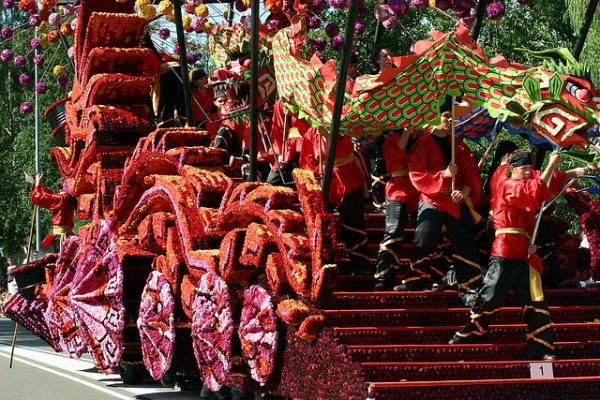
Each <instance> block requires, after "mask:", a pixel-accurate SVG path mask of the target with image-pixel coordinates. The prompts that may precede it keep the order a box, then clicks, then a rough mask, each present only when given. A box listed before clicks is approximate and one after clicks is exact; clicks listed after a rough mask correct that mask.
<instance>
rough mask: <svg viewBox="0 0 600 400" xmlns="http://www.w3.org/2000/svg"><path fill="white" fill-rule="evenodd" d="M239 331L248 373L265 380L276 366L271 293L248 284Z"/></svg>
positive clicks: (275, 319) (275, 331)
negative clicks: (248, 368) (248, 369)
mask: <svg viewBox="0 0 600 400" xmlns="http://www.w3.org/2000/svg"><path fill="white" fill-rule="evenodd" d="M238 334H239V336H240V341H241V342H242V353H243V354H244V358H245V359H246V360H247V362H248V366H249V367H250V376H252V379H254V380H255V381H257V382H259V383H265V382H266V381H267V380H268V379H269V376H271V373H272V372H273V368H274V366H275V354H276V351H277V337H278V333H277V317H276V316H275V311H273V303H272V301H271V296H269V294H268V293H267V291H266V290H265V289H264V288H262V287H260V286H258V285H254V286H251V287H250V288H249V289H248V290H246V293H245V294H244V307H243V308H242V317H241V319H240V327H239V329H238Z"/></svg>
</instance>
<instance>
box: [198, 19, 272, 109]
mask: <svg viewBox="0 0 600 400" xmlns="http://www.w3.org/2000/svg"><path fill="white" fill-rule="evenodd" d="M268 44H269V43H268V38H267V36H266V34H265V31H264V29H263V30H262V31H261V36H260V39H259V62H258V64H259V74H258V102H259V105H261V104H263V103H265V102H266V101H268V100H270V99H271V97H272V96H273V95H274V93H275V91H276V85H275V77H274V74H273V62H272V60H271V57H270V55H269V52H268ZM250 45H251V42H250V32H249V31H248V30H247V29H246V28H245V27H244V25H243V24H241V23H239V24H236V25H233V26H231V27H228V26H226V25H225V24H221V25H219V26H218V27H217V28H216V29H215V31H214V32H213V34H212V35H210V40H209V48H210V52H211V58H212V61H213V62H214V64H215V65H216V67H217V68H216V70H215V71H214V72H213V74H212V75H211V77H210V79H209V85H210V86H212V87H213V88H214V91H215V94H216V93H218V92H223V93H225V94H226V95H227V99H228V100H227V102H226V104H225V106H224V107H223V109H222V110H221V112H222V114H223V116H225V117H229V118H234V119H239V118H243V117H244V116H245V115H247V113H248V111H249V107H250V104H249V98H250V96H249V95H250V66H251V60H250Z"/></svg>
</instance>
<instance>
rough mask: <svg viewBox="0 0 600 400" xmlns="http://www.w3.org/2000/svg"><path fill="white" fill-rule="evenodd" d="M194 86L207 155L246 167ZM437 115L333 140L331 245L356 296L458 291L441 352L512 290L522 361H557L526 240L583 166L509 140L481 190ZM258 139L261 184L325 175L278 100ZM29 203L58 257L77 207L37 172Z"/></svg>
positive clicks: (208, 99)
mask: <svg viewBox="0 0 600 400" xmlns="http://www.w3.org/2000/svg"><path fill="white" fill-rule="evenodd" d="M146 45H147V44H146ZM372 62H373V66H374V67H375V70H374V71H373V72H378V71H382V70H385V69H387V68H393V67H394V65H393V63H392V57H391V52H390V51H389V49H386V48H381V49H378V50H377V51H376V52H375V53H374V57H373V60H372ZM356 63H357V59H356V58H355V57H354V58H352V59H351V67H350V71H353V74H350V75H349V80H352V79H355V77H356V75H355V72H356ZM172 64H173V60H168V59H164V58H160V56H158V53H157V58H156V59H155V60H153V61H151V62H149V64H148V66H147V68H146V69H147V73H148V74H158V76H159V77H160V79H159V80H161V81H162V83H160V84H157V85H158V86H159V87H160V86H161V87H162V91H161V94H160V96H159V97H155V98H154V99H150V98H149V105H151V106H152V108H153V109H154V110H155V115H156V118H157V120H156V123H157V126H174V125H178V124H179V125H185V121H184V120H182V119H181V118H182V116H183V115H184V114H183V112H184V110H183V107H182V106H181V104H182V102H181V101H180V100H176V99H175V98H179V99H181V96H183V94H182V93H183V92H179V91H178V90H177V89H176V88H177V87H179V84H180V79H179V77H177V76H171V74H176V72H175V69H173V68H172V67H173V65H172ZM191 83H192V88H193V90H192V93H191V94H192V107H193V115H194V121H195V126H196V127H197V128H198V129H200V130H205V131H207V132H208V134H209V136H210V141H211V145H212V146H215V147H219V148H223V149H225V150H226V151H227V158H226V159H224V162H225V163H230V164H240V165H241V164H244V163H245V162H246V161H245V158H244V157H245V155H246V150H247V145H248V143H249V126H248V124H247V123H244V122H234V121H232V120H229V119H227V118H226V116H225V115H224V114H223V113H222V109H223V107H224V105H225V104H227V102H229V101H231V99H230V98H229V96H230V94H229V93H226V92H222V91H218V90H214V89H213V88H212V87H211V86H210V85H209V84H208V76H207V74H206V73H205V72H204V71H202V70H196V71H193V72H192V74H191ZM165 88H169V90H165ZM155 89H156V88H155ZM166 93H170V94H169V95H166ZM440 113H441V116H440V122H439V124H438V125H435V126H427V127H426V133H425V134H424V135H417V132H416V131H415V130H413V129H405V130H400V131H393V132H385V134H383V135H381V136H380V137H379V138H378V139H377V140H376V141H374V143H371V145H370V146H369V147H368V148H364V147H363V146H362V145H361V144H360V143H359V142H356V141H354V140H353V139H352V138H350V137H348V136H341V137H339V138H338V143H337V147H336V152H335V161H334V166H333V171H332V175H331V189H330V191H329V194H328V198H327V199H326V204H327V207H328V209H329V211H330V212H337V213H339V215H340V219H341V222H342V231H341V238H340V239H341V241H342V242H343V244H344V246H345V248H346V250H347V253H348V258H349V262H348V264H347V270H346V271H342V273H345V274H352V275H368V276H373V277H374V284H373V286H372V287H368V288H365V290H374V291H386V290H396V291H422V290H439V289H441V288H443V287H444V286H452V287H455V288H456V289H458V291H459V293H460V296H461V298H462V300H463V302H464V304H465V305H466V306H468V307H472V314H471V315H472V316H471V320H470V321H469V322H468V323H467V324H466V326H465V327H464V328H462V329H461V330H460V331H458V332H456V334H455V335H454V336H453V337H452V338H451V339H450V341H449V343H450V344H462V343H474V342H476V341H478V340H480V339H481V337H482V336H483V335H484V333H485V331H486V329H487V327H488V326H489V324H490V323H491V319H492V316H493V314H494V312H495V311H496V310H497V309H498V308H499V307H501V305H502V302H503V300H504V298H505V297H506V295H507V293H508V292H509V290H514V292H515V294H516V296H517V298H518V300H519V302H520V304H521V306H522V307H523V309H524V317H525V320H526V322H527V325H528V330H527V332H528V334H527V355H528V356H529V357H530V358H531V359H546V360H547V359H556V355H555V352H554V345H553V332H552V326H551V323H550V315H549V313H548V307H547V305H546V302H545V300H544V293H543V290H542V277H541V272H542V266H541V261H540V258H539V255H538V252H539V250H540V247H539V246H536V245H535V244H532V242H531V235H532V233H533V230H534V226H535V223H536V212H537V211H538V210H539V209H540V208H541V207H542V204H543V203H544V202H545V201H547V200H548V199H550V198H551V197H552V196H553V195H555V194H557V193H558V192H559V191H560V189H561V188H562V187H563V186H564V184H565V182H566V181H567V180H568V179H570V178H573V177H577V176H580V175H584V174H586V173H587V172H588V171H587V168H576V169H572V170H569V171H555V169H556V167H557V165H558V163H559V157H558V156H557V155H552V156H551V157H550V161H549V164H548V166H547V167H546V169H545V170H544V171H543V172H542V171H539V170H536V169H534V165H535V164H536V163H535V161H534V160H533V158H532V154H531V153H529V152H527V151H524V150H520V149H518V148H517V147H516V145H515V144H514V143H513V142H502V143H500V144H499V145H498V146H497V148H496V156H495V158H494V161H493V162H492V170H491V171H490V172H489V174H488V175H489V179H488V180H487V182H486V184H485V185H484V183H483V182H482V178H481V172H480V169H479V166H478V162H477V160H476V159H475V156H474V155H473V153H472V151H471V150H470V148H469V147H468V146H467V145H466V144H465V143H463V141H462V140H461V139H460V138H455V139H452V138H451V135H450V132H451V130H452V129H451V128H452V103H451V102H450V101H446V102H445V103H444V104H443V105H442V107H441V108H440ZM177 118H179V119H180V120H179V121H177V120H176V119H177ZM259 132H260V136H261V140H259V141H258V142H259V144H258V147H259V149H258V164H259V167H258V173H259V174H258V176H259V179H260V180H262V181H265V182H269V183H271V184H274V185H286V186H290V187H293V185H294V184H293V180H292V177H291V172H292V170H293V169H294V168H298V167H299V168H303V169H308V170H311V171H313V172H314V173H315V175H316V176H317V178H320V177H322V175H323V169H324V164H325V157H326V152H327V148H328V140H329V135H328V132H327V131H326V129H324V128H317V127H313V126H311V125H310V124H309V123H308V122H307V121H305V120H303V119H299V118H298V117H297V116H295V115H293V114H292V113H291V112H290V111H289V110H288V108H287V107H285V105H284V103H283V102H282V101H281V100H277V101H276V102H275V104H274V108H273V110H272V113H270V114H269V115H268V117H266V118H262V119H261V120H260V122H259ZM31 199H32V201H33V202H34V203H35V204H37V205H39V206H41V207H44V208H47V209H51V210H53V219H52V223H53V233H52V235H50V236H49V238H48V240H50V239H51V241H48V240H47V241H45V242H44V243H42V245H48V244H52V245H53V246H54V250H55V251H57V252H58V251H59V249H60V245H61V243H62V240H64V238H65V237H66V236H67V235H69V234H72V229H73V225H74V224H73V212H74V209H75V205H76V203H75V202H74V201H73V200H74V199H73V198H72V197H71V196H69V195H68V194H66V192H65V191H64V190H60V188H59V190H58V191H57V193H53V192H52V191H50V190H49V189H48V188H46V186H44V184H43V183H42V177H41V175H40V176H37V177H36V181H35V185H34V190H33V193H32V197H31ZM370 202H373V204H374V207H375V210H376V211H378V210H379V211H384V212H385V233H384V235H383V240H382V241H381V243H380V247H379V252H378V254H377V258H376V260H375V261H374V262H373V261H372V260H371V258H370V256H369V253H368V248H367V244H368V243H367V232H366V227H365V211H364V210H365V204H366V203H370ZM488 210H489V215H488ZM409 224H411V225H412V226H413V227H414V238H413V251H412V252H411V254H402V248H403V245H404V244H405V240H404V236H405V230H406V228H407V226H408V225H409ZM543 231H544V233H548V232H551V231H552V229H543ZM489 238H491V239H489ZM552 240H553V239H552V238H550V239H544V238H541V239H540V240H539V242H542V243H548V242H551V241H552ZM406 258H409V259H410V270H409V271H408V272H407V273H405V274H404V275H403V276H402V277H401V278H400V279H398V277H397V275H398V271H399V270H400V268H401V265H402V261H401V260H402V259H406ZM582 280H583V279H582ZM365 282H367V281H365Z"/></svg>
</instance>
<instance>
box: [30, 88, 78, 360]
mask: <svg viewBox="0 0 600 400" xmlns="http://www.w3.org/2000/svg"><path fill="white" fill-rule="evenodd" d="M40 83H43V82H40ZM80 244H81V239H79V237H78V236H75V235H73V236H70V237H68V238H67V239H66V240H65V242H64V244H63V247H62V249H61V251H60V253H59V254H58V259H57V260H56V269H55V271H56V275H55V278H54V284H53V285H52V288H51V289H50V290H49V291H48V307H47V309H46V312H45V313H44V318H45V320H46V323H47V324H48V329H49V330H50V331H51V332H52V333H53V336H54V337H56V338H57V339H58V344H59V346H60V348H61V349H62V351H63V352H65V354H67V355H68V356H69V357H71V358H79V357H81V356H82V354H83V353H85V352H86V351H87V350H88V347H87V343H86V342H85V340H84V339H83V336H82V335H81V333H80V332H79V328H78V326H77V324H76V322H75V316H74V310H73V308H72V306H71V302H70V301H69V291H70V289H71V282H72V281H73V276H74V275H75V266H76V265H77V262H78V261H79V257H80V256H81V250H82V247H81V246H80Z"/></svg>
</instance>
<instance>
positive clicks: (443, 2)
mask: <svg viewBox="0 0 600 400" xmlns="http://www.w3.org/2000/svg"><path fill="white" fill-rule="evenodd" d="M450 5H451V0H435V6H436V7H437V8H439V9H440V10H442V11H446V10H447V9H449V8H450Z"/></svg>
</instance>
